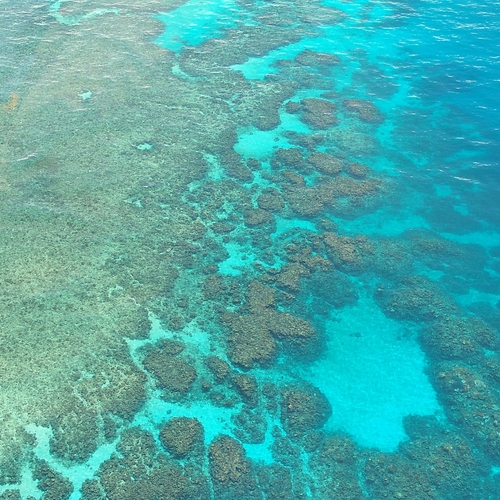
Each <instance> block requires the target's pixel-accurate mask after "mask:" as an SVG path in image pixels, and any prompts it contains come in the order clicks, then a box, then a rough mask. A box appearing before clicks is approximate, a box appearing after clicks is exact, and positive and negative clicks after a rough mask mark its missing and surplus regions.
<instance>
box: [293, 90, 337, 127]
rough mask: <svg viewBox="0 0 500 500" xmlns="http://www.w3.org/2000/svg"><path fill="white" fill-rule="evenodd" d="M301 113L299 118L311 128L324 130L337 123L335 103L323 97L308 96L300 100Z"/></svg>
mask: <svg viewBox="0 0 500 500" xmlns="http://www.w3.org/2000/svg"><path fill="white" fill-rule="evenodd" d="M300 104H301V105H302V110H303V112H302V115H301V117H300V119H301V120H302V121H303V122H304V123H306V124H307V125H309V126H310V127H312V128H313V129H320V130H325V129H329V128H330V127H332V126H333V125H336V124H337V123H338V119H337V116H336V114H335V111H336V109H335V104H333V103H332V102H330V101H327V100H325V99H317V98H315V97H309V98H307V99H302V101H300Z"/></svg>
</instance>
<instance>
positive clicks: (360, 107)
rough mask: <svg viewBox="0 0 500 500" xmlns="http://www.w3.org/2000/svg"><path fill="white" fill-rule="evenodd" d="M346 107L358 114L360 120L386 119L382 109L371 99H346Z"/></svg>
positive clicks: (370, 121)
mask: <svg viewBox="0 0 500 500" xmlns="http://www.w3.org/2000/svg"><path fill="white" fill-rule="evenodd" d="M342 104H343V105H344V108H345V109H346V110H347V111H349V112H351V113H354V114H356V115H357V116H358V117H359V119H360V120H362V121H364V122H366V123H377V124H378V123H381V122H383V121H384V117H383V115H382V113H381V112H380V110H379V109H378V108H377V106H375V104H373V103H372V102H370V101H364V100H362V99H344V101H343V103H342Z"/></svg>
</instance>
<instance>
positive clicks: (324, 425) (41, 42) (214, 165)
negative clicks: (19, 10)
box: [0, 0, 500, 500]
mask: <svg viewBox="0 0 500 500" xmlns="http://www.w3.org/2000/svg"><path fill="white" fill-rule="evenodd" d="M147 3H148V5H147V6H144V2H143V1H139V0H132V1H130V2H127V4H126V5H125V4H124V3H123V2H108V1H104V2H99V6H97V7H96V9H98V11H97V14H99V15H97V14H95V12H96V11H94V10H93V9H94V4H96V5H97V2H94V1H92V2H62V3H61V5H60V7H59V11H58V12H59V15H60V16H63V17H62V19H64V20H66V21H67V22H68V24H66V25H63V24H60V23H57V22H56V20H54V19H53V18H51V17H49V16H48V15H47V14H45V17H43V18H41V19H38V21H39V22H38V23H35V24H37V26H38V28H37V29H38V30H40V31H39V32H37V33H38V35H37V37H36V40H34V41H32V44H31V45H30V47H29V56H30V58H32V60H33V61H35V62H36V64H35V66H36V68H37V69H33V70H31V71H32V73H30V78H28V79H27V80H29V81H30V83H23V84H22V85H21V86H20V89H14V90H16V91H15V92H14V91H13V92H12V93H10V90H9V92H8V93H7V94H6V96H5V99H4V100H3V104H2V105H0V131H1V132H2V133H1V135H0V137H1V139H0V204H1V210H0V255H1V259H2V262H1V266H0V283H1V285H2V286H1V287H0V319H1V321H0V340H1V346H2V356H1V363H2V370H1V371H0V387H1V391H0V420H1V422H2V424H1V429H0V430H1V440H0V485H1V486H2V488H3V489H2V494H0V499H2V500H3V499H5V500H7V499H18V498H21V494H20V490H19V484H20V482H21V479H22V477H24V478H26V477H30V478H31V479H30V480H31V481H32V482H33V483H34V484H35V486H36V488H37V489H38V492H37V493H39V496H40V497H41V498H43V499H54V500H55V499H58V500H63V499H68V498H70V497H71V495H74V494H78V492H77V491H76V489H75V484H77V480H76V479H75V477H73V476H72V473H71V471H72V470H76V469H72V467H80V466H81V467H87V465H88V464H87V465H84V464H85V462H87V461H89V460H90V461H92V457H94V456H95V453H96V450H99V453H102V454H103V455H106V453H107V455H106V456H105V457H104V458H102V462H101V463H100V464H98V465H97V466H96V467H95V469H96V472H95V474H94V475H93V477H91V478H87V480H85V481H84V482H83V485H81V489H80V492H81V498H82V499H83V500H104V499H110V500H127V499H134V500H137V499H141V500H149V499H151V500H155V499H158V498H168V499H179V500H184V499H194V498H195V499H200V500H204V499H210V498H216V499H221V500H224V499H227V500H238V499H245V500H253V499H262V500H264V499H268V500H271V499H272V500H275V499H276V500H278V499H281V500H286V499H301V498H315V499H318V500H323V499H325V500H329V499H335V500H361V499H373V500H378V499H385V498H396V499H414V500H422V499H428V500H434V499H435V500H438V499H444V500H462V499H463V500H483V499H485V500H495V499H497V498H499V497H500V493H499V491H500V484H499V483H500V481H499V480H498V474H496V475H495V474H494V475H491V474H490V471H491V470H492V469H491V468H492V467H498V466H499V464H500V440H499V433H498V428H499V426H500V424H499V422H500V414H499V411H498V410H499V408H500V400H499V396H498V391H499V390H500V352H499V351H500V335H499V330H498V329H499V326H500V320H499V317H500V316H499V313H498V311H497V310H496V309H498V307H497V306H495V305H493V304H490V303H483V304H481V303H475V304H471V305H469V306H468V307H463V306H462V305H460V302H459V300H458V298H457V297H460V296H464V295H467V294H468V293H469V290H471V289H475V290H478V291H480V292H481V293H484V294H489V295H494V294H497V293H498V289H499V288H498V287H499V286H500V279H498V278H497V277H496V275H495V272H498V270H499V264H498V258H499V255H500V250H499V249H498V248H497V249H490V250H489V251H488V252H487V251H486V250H485V249H484V248H481V247H479V246H478V245H471V244H460V243H456V242H453V241H451V240H447V239H445V238H443V237H442V236H439V235H438V234H436V233H435V232H434V231H432V230H428V229H426V230H408V231H406V232H403V233H402V234H401V235H400V236H398V237H390V236H379V235H378V233H377V231H375V232H374V234H370V235H366V234H362V230H363V224H364V222H363V221H365V220H370V217H372V218H373V217H377V216H378V215H377V210H378V209H380V207H383V206H385V205H387V204H393V207H394V211H397V210H398V209H401V208H404V207H403V206H402V204H404V203H403V202H401V200H398V199H397V198H398V197H401V193H405V186H404V183H405V182H406V180H405V179H404V176H402V178H403V180H400V179H394V178H392V177H389V176H387V175H385V174H384V173H383V169H382V168H381V167H380V164H381V163H384V161H385V158H378V157H377V152H378V151H380V144H379V142H378V139H377V136H376V134H375V131H376V130H377V127H378V126H379V125H381V124H382V123H383V122H384V121H385V118H386V117H385V116H384V114H383V113H382V112H381V111H380V109H386V108H382V107H380V109H379V107H378V105H377V103H376V102H380V96H378V97H377V99H375V98H374V102H372V101H371V100H370V101H368V100H366V99H358V98H356V97H353V95H348V94H349V93H350V92H355V91H356V88H357V85H358V84H359V82H357V80H356V78H354V80H353V85H352V88H351V87H350V88H349V89H348V90H345V91H344V92H343V93H342V94H340V93H337V92H336V91H334V90H333V87H332V78H334V75H335V74H336V73H335V72H337V71H340V70H341V68H342V64H343V60H342V57H344V56H342V57H339V56H337V55H334V54H327V53H324V52H320V51H313V50H310V49H305V50H302V51H300V52H299V53H298V54H297V55H294V56H293V58H291V59H284V60H278V61H275V62H274V63H273V64H272V65H271V67H270V74H268V75H265V76H264V77H263V78H262V79H255V80H247V79H246V78H245V77H244V75H243V74H242V72H241V71H238V69H237V68H236V67H233V68H232V67H231V66H233V65H239V64H242V63H244V62H245V61H247V60H248V59H249V58H253V57H260V56H265V55H267V54H269V53H270V52H272V51H273V50H275V49H277V48H280V47H283V46H285V45H290V44H293V43H294V42H298V41H300V40H302V39H303V38H314V37H315V36H317V35H318V34H319V29H320V28H321V27H325V26H331V25H333V24H335V23H338V22H341V21H342V19H343V18H344V15H343V14H342V13H341V12H340V11H338V10H336V9H332V8H328V7H326V6H324V5H323V4H321V3H320V2H317V1H314V0H300V1H294V2H290V3H289V4H287V5H283V4H280V3H279V2H265V5H264V4H262V3H259V5H258V6H256V5H254V2H252V1H242V2H238V8H241V9H244V12H245V13H246V14H248V16H249V18H251V19H252V22H250V23H247V22H242V23H236V24H235V25H230V26H228V27H227V28H226V29H224V30H222V31H221V33H219V34H218V35H217V37H212V38H208V39H207V40H205V41H203V42H201V43H200V44H199V45H196V44H193V45H186V46H185V47H184V49H183V50H181V51H179V52H178V53H174V52H173V51H171V50H167V49H163V48H161V47H160V46H158V45H156V44H154V43H151V41H152V40H154V39H155V38H156V37H157V36H158V35H160V34H161V32H162V30H163V29H164V26H163V25H162V24H161V23H160V22H159V21H158V19H155V18H154V15H155V14H157V13H158V12H164V11H165V10H169V9H174V8H175V7H176V6H178V5H182V1H178V2H170V3H168V5H166V4H165V2H163V1H160V0H153V1H151V2H147ZM102 8H104V11H101V10H99V9H102ZM108 8H109V9H111V10H109V11H108V10H106V9H108ZM89 9H90V10H89ZM92 12H94V14H95V15H91V16H87V14H89V13H92ZM72 19H78V20H79V21H78V22H74V23H71V22H69V21H68V20H70V21H71V20H72ZM80 21H81V22H80ZM138 26H140V29H138ZM221 40H224V43H221ZM27 50H28V49H27ZM359 57H360V60H361V59H362V56H359ZM307 89H313V90H314V91H313V93H312V95H313V96H315V97H304V96H305V94H304V92H303V91H304V90H307ZM17 90H19V91H17ZM9 95H10V97H9ZM373 95H376V92H374V93H373ZM375 101H376V102H375ZM290 115H293V116H290ZM285 116H286V118H287V120H288V119H290V118H293V119H294V120H295V122H296V123H299V125H300V128H299V130H300V132H297V131H294V130H284V129H286V127H287V123H288V122H287V121H286V120H284V117H285ZM243 129H244V130H251V131H252V132H253V133H257V134H262V133H267V132H269V133H270V134H271V136H269V137H271V139H270V140H271V141H274V142H273V144H274V146H273V147H271V149H270V151H269V153H268V154H267V156H266V155H259V154H256V157H257V158H252V157H251V158H247V157H244V155H240V154H239V153H238V152H237V151H239V150H240V149H239V147H238V140H239V136H238V133H239V131H240V130H243ZM259 137H261V136H259ZM262 137H264V136H262ZM266 137H267V136H266ZM269 137H268V138H269ZM239 146H241V145H239ZM381 159H382V160H384V161H382V162H381V161H380V160H381ZM390 160H391V161H394V162H395V163H398V162H399V161H401V162H402V165H405V163H404V161H403V160H404V159H402V158H401V156H400V155H399V156H398V155H397V154H396V153H394V156H393V157H391V159H390ZM396 160H397V161H396ZM398 164H399V163H398ZM424 212H425V211H424ZM424 215H425V213H424ZM363 217H366V219H363ZM357 218H359V219H360V221H359V223H358V221H356V219H357ZM485 270H487V272H486V271H485ZM431 276H432V277H431ZM436 276H437V278H436ZM372 298H373V299H374V302H375V306H378V307H379V308H380V310H381V311H383V313H384V314H385V315H386V316H387V317H388V318H390V319H391V320H395V321H399V322H401V324H403V325H407V324H411V325H412V327H413V326H415V325H418V333H417V334H415V341H417V342H419V343H420V346H421V347H422V350H423V351H424V353H425V355H426V356H427V361H428V373H429V378H430V381H431V383H432V384H433V387H434V389H435V390H436V394H437V397H438V399H439V401H440V403H441V405H442V408H443V410H444V413H445V414H446V416H447V419H448V422H445V421H438V420H436V419H435V418H433V417H429V418H424V417H407V419H406V421H405V431H406V433H407V435H408V437H409V439H408V440H407V441H404V442H402V443H401V444H400V446H399V448H398V449H397V450H395V451H393V452H391V453H382V452H379V451H376V450H370V449H364V448H361V447H359V446H358V445H357V444H356V443H355V442H354V440H353V438H352V436H348V435H345V434H343V433H340V432H339V430H338V429H332V428H331V427H330V426H329V421H330V417H331V416H332V404H331V403H330V401H329V400H328V399H327V397H326V396H325V395H324V394H323V393H322V392H321V391H320V390H319V389H318V388H317V387H315V386H314V385H313V384H311V383H310V382H307V381H306V380H304V378H302V377H303V374H302V371H301V369H302V368H303V367H304V366H307V363H309V362H312V361H315V360H318V359H320V358H321V356H322V355H323V354H324V353H325V352H326V350H327V349H328V348H329V347H328V344H327V342H326V334H327V332H326V326H325V324H326V322H327V320H330V319H332V318H333V319H335V313H336V312H337V311H339V310H341V309H343V308H349V307H355V306H356V304H359V303H360V302H361V301H363V300H368V299H369V300H371V299H372ZM412 331H413V330H412ZM353 335H356V332H353ZM33 424H34V425H36V426H40V428H42V429H45V430H46V431H47V434H46V436H45V438H43V439H41V442H38V441H37V439H38V435H37V436H36V437H35V435H34V434H35V431H33V430H32V427H30V425H31V426H33ZM30 429H31V430H30ZM42 434H43V433H41V434H40V437H43V436H42ZM257 448H258V449H259V453H260V452H261V451H262V450H264V452H266V453H267V455H266V457H265V458H266V460H259V459H256V458H255V457H256V456H258V453H256V452H255V449H257ZM43 450H48V452H49V453H50V457H51V459H52V460H54V462H49V461H47V460H42V459H40V458H39V457H40V456H41V454H42V453H44V452H45V451H43ZM246 450H249V451H248V453H247V451H246ZM251 452H252V453H251ZM54 463H56V464H57V465H58V467H53V464H54ZM87 469H88V467H87ZM82 470H83V469H82ZM89 470H90V469H89ZM26 471H28V472H26ZM61 471H70V472H68V473H67V474H66V475H65V474H63V472H61ZM23 474H27V475H26V476H23ZM78 488H80V485H79V486H78ZM4 490H5V491H4ZM457 492H459V493H457ZM457 495H459V496H457Z"/></svg>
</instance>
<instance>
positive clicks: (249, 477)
mask: <svg viewBox="0 0 500 500" xmlns="http://www.w3.org/2000/svg"><path fill="white" fill-rule="evenodd" d="M208 456H209V461H210V476H211V478H212V483H213V485H214V491H215V495H216V497H217V498H220V499H221V500H238V499H245V500H247V499H251V500H253V499H261V498H262V494H261V493H260V491H259V489H258V485H257V481H256V479H255V476H254V472H253V468H252V464H251V462H250V460H248V458H246V456H245V450H244V449H243V446H241V444H240V443H239V442H238V441H236V440H235V439H233V438H231V437H229V436H224V435H222V436H218V437H217V438H216V439H215V440H214V441H212V443H211V444H210V448H209V450H208Z"/></svg>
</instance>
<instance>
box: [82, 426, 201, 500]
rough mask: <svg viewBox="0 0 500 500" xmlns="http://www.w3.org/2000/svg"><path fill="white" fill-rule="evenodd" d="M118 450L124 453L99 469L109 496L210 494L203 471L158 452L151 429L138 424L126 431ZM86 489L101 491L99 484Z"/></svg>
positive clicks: (185, 496) (151, 499) (113, 497)
mask: <svg viewBox="0 0 500 500" xmlns="http://www.w3.org/2000/svg"><path fill="white" fill-rule="evenodd" d="M117 451H118V452H119V453H120V456H118V455H114V456H113V457H111V458H110V459H109V460H107V461H106V462H104V463H103V464H102V465H101V467H100V469H99V472H98V476H99V479H100V484H101V485H102V488H103V490H104V492H105V494H106V498H109V499H110V500H114V499H116V500H118V499H121V500H125V499H130V500H131V499H137V498H141V499H145V500H154V499H156V498H172V499H179V500H180V499H183V498H200V499H205V498H206V499H208V498H210V496H209V490H208V484H207V481H206V478H204V477H203V475H202V474H201V471H200V470H197V469H196V468H195V469H189V468H187V467H186V468H184V467H183V466H181V465H179V464H178V463H177V462H175V461H173V460H170V459H169V458H167V456H166V455H162V454H158V453H157V448H156V443H155V440H154V438H153V436H152V435H151V434H149V433H148V432H146V431H143V430H140V429H138V428H132V429H129V430H127V431H125V432H124V433H123V435H122V438H121V440H120V443H119V446H118V449H117ZM86 491H88V492H91V491H97V485H95V484H93V485H92V484H87V485H86Z"/></svg>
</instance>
